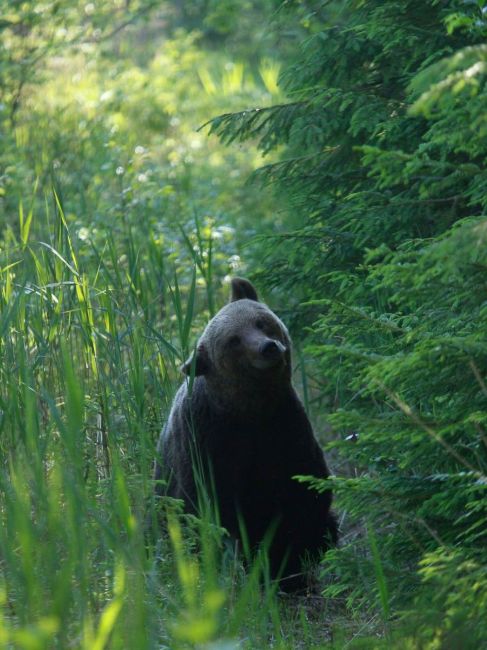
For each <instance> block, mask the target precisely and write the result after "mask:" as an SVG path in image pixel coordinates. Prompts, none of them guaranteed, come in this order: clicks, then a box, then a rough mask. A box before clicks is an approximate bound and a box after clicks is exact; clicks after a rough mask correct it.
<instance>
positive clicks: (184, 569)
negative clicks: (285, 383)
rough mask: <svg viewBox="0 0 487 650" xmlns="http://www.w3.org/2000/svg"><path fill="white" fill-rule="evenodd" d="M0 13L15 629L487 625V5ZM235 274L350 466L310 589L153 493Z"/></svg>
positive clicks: (216, 632)
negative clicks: (276, 575)
mask: <svg viewBox="0 0 487 650" xmlns="http://www.w3.org/2000/svg"><path fill="white" fill-rule="evenodd" d="M0 8H1V14H0V224H1V232H0V305H1V307H0V331H1V339H0V462H1V469H0V648H5V649H7V648H8V649H10V648H15V649H21V650H53V649H56V648H59V649H62V650H64V649H68V648H80V649H84V650H103V649H104V648H111V649H114V650H115V649H120V650H127V649H129V650H132V649H133V650H144V649H148V650H149V649H150V650H152V649H159V650H162V649H163V648H171V649H176V650H178V649H184V648H201V649H203V648H205V649H208V650H210V649H211V650H231V649H237V648H249V649H251V648H252V649H255V648H257V649H259V648H280V649H286V648H288V649H293V650H294V649H296V648H306V649H312V648H337V649H340V648H404V649H406V648H407V649H413V648H424V649H427V650H439V649H445V650H451V649H462V650H468V649H472V650H474V649H475V650H477V649H479V648H482V647H485V646H486V645H487V565H486V553H485V549H486V547H487V525H486V522H487V498H486V496H487V495H486V490H487V408H486V405H487V337H486V332H487V283H486V278H487V275H486V272H487V217H486V210H487V172H486V169H485V158H486V152H487V87H486V78H487V45H486V44H485V43H486V35H487V5H486V3H485V2H484V1H483V0H445V1H442V2H440V1H439V0H421V1H420V0H387V1H383V0H293V1H287V2H282V0H260V1H257V0H222V1H216V0H196V1H195V2H189V3H184V2H176V1H172V0H166V1H163V0H127V1H122V0H98V1H97V2H88V1H87V0H83V2H78V1H77V0H46V1H45V2H38V1H37V0H22V1H17V0H0ZM233 274H238V275H243V276H246V277H249V278H250V279H251V280H252V282H254V283H255V285H256V286H257V287H258V289H259V292H260V294H262V295H263V296H264V298H265V300H266V302H268V303H269V304H270V306H271V307H272V308H273V309H274V310H275V311H276V313H278V314H279V316H280V317H281V318H282V319H283V320H284V321H285V322H286V323H287V324H288V326H289V328H290V331H291V334H292V337H293V339H294V342H295V346H294V359H295V366H296V367H295V381H296V383H297V385H298V386H299V390H300V394H301V396H302V398H303V400H304V402H305V405H306V408H307V410H308V412H309V414H310V416H311V418H312V420H313V423H314V426H315V429H316V431H317V432H318V434H319V437H320V441H321V442H322V444H323V447H324V449H326V452H327V457H328V458H329V459H330V465H331V467H332V469H333V474H334V476H333V478H332V479H330V480H329V481H327V482H326V485H325V483H324V482H323V481H319V480H314V479H313V478H312V477H303V478H301V480H306V481H308V482H309V483H310V489H318V490H319V489H325V488H326V487H328V485H329V484H330V482H331V483H332V484H333V489H334V491H335V495H336V496H335V504H336V505H335V508H336V510H337V512H338V515H339V519H340V525H341V530H342V537H341V544H340V546H339V547H338V548H337V549H336V550H333V551H330V552H329V553H327V555H326V556H325V558H324V559H323V562H322V563H321V565H320V566H319V567H317V568H316V570H315V585H314V589H313V590H312V591H311V592H310V593H309V594H306V595H295V596H291V597H290V596H282V595H279V594H277V593H276V587H275V585H273V584H270V583H269V582H267V583H266V582H265V581H264V584H262V579H261V575H260V573H261V567H259V566H255V567H254V568H253V569H251V570H245V569H244V568H243V566H242V564H241V562H240V560H239V558H238V557H236V556H235V555H234V554H232V553H231V551H230V550H229V549H228V547H227V545H226V544H225V541H224V531H222V530H221V529H219V528H218V527H217V526H216V525H215V523H214V522H212V521H210V520H209V519H208V518H207V517H202V518H201V519H197V518H194V517H189V516H184V515H183V514H181V512H180V509H179V508H178V504H177V503H174V502H171V501H170V500H167V502H165V503H163V504H162V506H161V504H159V503H156V502H155V500H154V499H153V498H152V497H151V495H152V477H151V470H152V461H153V457H154V451H155V444H156V441H157V438H158V435H159V432H160V429H161V426H162V424H163V422H164V419H165V416H166V415H167V413H168V409H169V407H170V404H171V401H172V398H173V396H174V392H175V390H176V388H177V386H178V384H179V383H180V381H181V375H180V373H179V366H180V364H181V361H182V360H183V359H185V358H186V356H187V355H188V353H189V352H190V350H191V349H192V347H193V345H194V342H195V340H196V338H197V336H198V334H199V333H200V332H201V330H202V328H203V326H204V324H205V323H206V322H207V320H208V318H209V316H211V315H213V314H214V313H215V311H216V310H217V309H218V308H219V307H220V306H221V305H222V304H223V303H224V302H225V300H226V298H227V294H228V278H229V277H230V276H231V275H233ZM161 507H163V508H164V512H165V516H167V521H168V531H169V534H168V535H167V538H165V537H164V538H162V539H160V540H159V541H158V542H157V543H156V544H155V545H151V544H147V539H146V538H145V536H144V521H145V518H146V516H147V512H149V515H153V514H154V513H155V511H156V509H160V508H161Z"/></svg>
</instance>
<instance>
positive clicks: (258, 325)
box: [255, 318, 265, 330]
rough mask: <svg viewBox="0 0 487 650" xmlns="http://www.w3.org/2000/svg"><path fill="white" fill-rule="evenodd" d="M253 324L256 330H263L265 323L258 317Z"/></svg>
mask: <svg viewBox="0 0 487 650" xmlns="http://www.w3.org/2000/svg"><path fill="white" fill-rule="evenodd" d="M255 326H256V328H257V329H258V330H263V329H264V327H265V323H264V321H263V320H262V319H261V318H259V320H256V321H255Z"/></svg>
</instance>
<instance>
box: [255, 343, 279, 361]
mask: <svg viewBox="0 0 487 650" xmlns="http://www.w3.org/2000/svg"><path fill="white" fill-rule="evenodd" d="M284 350H285V348H284V346H283V344H282V343H279V342H278V341H273V340H272V339H269V340H267V341H264V342H263V343H262V345H261V346H260V350H259V352H260V354H261V355H262V356H263V357H264V359H269V360H273V359H279V358H280V357H281V356H282V355H283V354H284Z"/></svg>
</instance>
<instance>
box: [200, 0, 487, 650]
mask: <svg viewBox="0 0 487 650" xmlns="http://www.w3.org/2000/svg"><path fill="white" fill-rule="evenodd" d="M289 11H290V12H291V16H292V17H293V18H294V20H295V21H296V20H300V21H301V25H302V27H303V28H304V29H305V30H306V31H307V36H306V37H305V38H304V39H303V40H302V41H301V45H300V51H299V53H298V55H297V57H296V60H295V61H294V62H293V64H292V65H290V66H288V67H287V69H285V70H284V71H283V73H282V75H281V86H282V87H283V88H284V89H285V91H286V93H287V95H288V97H289V103H281V104H279V105H276V106H273V107H265V108H264V109H263V110H258V109H257V110H256V109H254V110H251V111H245V112H239V113H235V114H233V115H232V114H227V115H223V116H221V117H219V118H216V119H214V120H213V121H212V123H211V129H212V131H213V132H215V133H217V134H219V135H220V137H221V138H222V139H223V140H224V141H225V142H234V141H244V140H247V139H249V138H257V139H258V142H259V146H260V147H261V149H262V150H263V151H264V152H269V151H273V150H274V149H276V148H277V149H280V151H281V153H280V160H279V161H276V162H271V163H270V164H268V165H266V166H264V167H262V168H261V170H259V171H258V172H257V178H260V179H261V180H262V181H264V182H266V183H268V184H270V185H271V186H275V188H276V191H277V194H278V195H279V196H280V197H281V198H282V199H283V203H284V205H286V207H287V210H288V216H287V217H285V218H283V219H282V221H281V224H278V227H279V233H278V234H277V236H276V235H273V234H269V236H268V237H267V238H264V239H262V240H261V243H260V246H258V247H257V248H258V250H257V254H256V256H255V259H256V260H259V259H260V260H262V259H264V260H265V262H264V263H261V265H260V270H259V273H258V276H259V277H260V278H261V279H262V282H267V283H270V284H272V285H274V286H275V287H279V288H280V289H282V292H283V293H287V292H290V291H291V288H292V291H293V293H294V296H295V305H294V306H293V311H294V329H295V331H297V332H298V331H302V329H303V327H306V328H307V330H306V331H307V351H308V352H309V353H311V354H312V355H313V357H314V359H315V362H316V363H315V368H314V381H313V378H312V382H311V384H312V386H313V391H314V392H315V394H316V400H317V401H318V402H319V404H322V405H324V406H325V408H326V409H327V411H328V415H327V418H326V419H327V421H328V425H331V426H332V428H333V431H334V432H335V436H336V439H335V441H334V442H333V443H332V444H331V445H330V447H333V448H335V449H336V450H337V467H338V471H339V473H342V472H345V474H350V473H351V476H352V477H353V478H348V479H340V480H338V479H337V480H336V489H337V492H338V495H339V499H338V508H339V509H340V510H341V511H342V512H343V513H344V514H345V513H346V514H347V515H348V516H350V517H352V519H353V521H355V522H360V520H361V519H364V520H366V521H368V522H369V525H370V526H372V527H373V529H374V531H376V532H375V534H374V538H373V539H372V540H371V539H370V535H369V536H366V535H362V536H360V535H359V536H357V535H355V534H353V535H348V536H347V535H346V536H345V539H344V547H343V548H342V549H341V550H340V551H338V552H336V553H333V554H331V555H330V556H329V561H328V562H327V567H328V568H327V571H329V572H331V573H332V574H333V573H335V576H336V578H337V580H336V581H335V583H333V582H332V583H331V584H330V586H329V587H327V590H326V592H325V593H328V594H329V595H334V594H335V595H336V594H337V593H344V592H346V590H347V588H348V589H349V590H350V591H349V594H350V596H351V599H350V600H349V604H350V605H351V606H353V605H354V604H355V605H357V604H360V606H361V607H364V605H365V604H366V602H367V601H368V605H369V606H370V607H371V608H372V609H375V608H377V607H379V606H380V605H381V607H382V610H383V612H387V611H388V610H389V602H391V603H393V605H394V607H395V608H398V605H399V603H400V602H402V603H403V607H409V608H410V609H409V610H408V612H409V614H408V615H409V616H416V615H417V612H419V611H421V607H422V604H421V603H422V602H423V599H424V600H427V599H428V598H431V594H432V593H436V594H438V598H437V599H433V603H434V604H433V605H431V607H430V608H429V609H428V617H429V618H428V622H427V623H425V626H426V627H428V626H429V627H428V629H429V630H430V632H431V638H429V639H428V640H426V638H427V635H426V636H425V637H424V639H423V641H424V644H425V645H424V647H431V648H433V647H434V648H436V647H445V648H446V647H463V646H462V644H461V642H460V641H459V640H460V639H468V638H469V635H470V630H471V629H475V630H476V633H477V632H478V636H475V635H474V636H473V638H474V639H475V641H472V647H475V644H476V643H477V644H478V643H481V642H480V641H479V639H483V641H484V642H485V629H484V628H483V626H479V625H477V623H478V621H479V620H480V613H479V612H480V610H479V609H478V608H476V607H472V608H470V607H469V606H468V605H466V606H465V607H464V608H462V609H461V613H460V609H459V610H458V617H457V613H456V609H455V608H456V607H457V604H460V603H462V601H463V602H465V603H468V602H470V596H471V594H473V593H475V594H477V592H478V590H479V589H480V590H482V589H484V588H485V571H484V569H483V568H482V567H483V566H485V558H484V557H483V556H484V548H485V544H486V542H487V539H486V530H485V521H486V517H487V512H486V505H485V504H486V499H485V496H486V495H485V486H486V484H487V483H486V475H487V455H486V430H485V424H486V408H485V404H486V401H485V400H486V397H487V390H486V381H485V377H486V373H487V347H486V344H485V335H484V332H485V328H486V325H487V323H486V322H485V315H486V310H485V304H486V297H487V296H486V293H485V270H486V268H487V259H486V257H485V250H486V233H487V230H486V228H487V221H486V218H485V210H486V196H487V192H486V189H487V187H486V180H487V177H486V175H485V155H486V139H485V135H486V124H485V97H486V95H485V93H486V64H485V45H484V44H483V41H484V40H485V34H486V30H487V23H486V21H485V7H484V3H482V2H479V3H476V2H472V3H467V2H456V1H451V2H443V3H439V2H434V1H431V2H426V3H424V2H421V3H419V2H416V1H414V0H408V1H407V2H400V3H399V2H387V3H384V2H378V1H375V0H366V1H360V2H358V1H357V2H347V3H340V2H312V3H306V12H307V13H306V14H304V6H302V5H300V4H297V5H295V6H294V7H293V8H291V9H289ZM289 206H290V208H289ZM315 486H316V487H320V484H319V482H318V484H316V483H315ZM321 487H325V486H324V485H322V486H321ZM345 530H346V528H345ZM354 557H355V558H357V559H356V560H353V558H354ZM367 557H368V558H369V559H368V560H367V559H366V558H367ZM379 557H380V560H381V561H380V564H378V562H377V560H378V558H379ZM433 557H435V558H437V560H435V565H436V566H437V567H438V569H437V570H434V571H432V573H431V575H430V574H428V573H427V572H425V570H423V569H421V570H420V571H419V574H416V575H415V574H414V572H413V571H412V568H413V567H415V566H417V565H418V563H421V566H423V567H424V566H427V565H428V559H427V558H430V560H431V558H433ZM450 557H454V558H455V559H454V560H451V563H449V560H447V559H446V558H450ZM370 562H372V565H371V566H375V581H376V583H377V587H376V588H373V589H372V591H368V586H369V587H370V580H369V579H367V580H365V579H364V580H363V581H359V582H358V584H357V582H356V581H355V580H354V571H355V570H357V565H358V564H363V563H366V564H367V563H369V564H370ZM470 563H471V564H470ZM467 565H468V566H472V567H475V568H472V571H471V572H465V573H464V574H462V577H461V578H460V570H459V567H460V566H467ZM440 566H442V567H444V568H445V576H444V578H443V577H441V576H442V573H441V569H439V567H440ZM447 566H449V567H450V568H451V570H450V569H448V570H447V569H446V567H447ZM352 567H354V569H352ZM378 569H380V571H378ZM457 571H458V573H457ZM433 575H434V577H432V576H433ZM372 576H373V573H372ZM420 577H422V578H423V579H424V580H423V584H422V585H420V581H419V578H420ZM372 582H374V579H373V578H372ZM386 585H387V588H388V590H389V592H390V593H389V597H390V601H389V599H388V598H387V597H386V593H387V592H386V591H385V586H386ZM374 593H375V596H374V597H372V598H371V595H373V594H374ZM415 595H417V598H418V599H419V600H418V601H417V603H416V602H415V600H414V598H415ZM442 599H443V600H442ZM440 601H441V603H442V605H441V606H440ZM443 605H444V606H445V607H451V611H452V614H451V617H450V618H449V619H448V621H446V622H444V624H443V623H442V622H441V618H442V614H438V612H439V611H441V610H442V606H443ZM436 617H438V618H436ZM461 617H463V619H462V620H463V623H462V625H459V624H458V620H459V619H460V618H461ZM425 620H426V618H425ZM426 627H425V629H426ZM455 634H458V637H456V636H455ZM450 635H453V636H450ZM423 641H421V643H423ZM465 642H466V641H465ZM411 643H416V642H413V641H411ZM418 643H419V641H418ZM421 647H423V646H421ZM469 647H470V646H469Z"/></svg>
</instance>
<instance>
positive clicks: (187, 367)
mask: <svg viewBox="0 0 487 650" xmlns="http://www.w3.org/2000/svg"><path fill="white" fill-rule="evenodd" d="M193 365H194V376H195V377H199V376H200V375H206V374H208V371H209V369H210V360H209V358H208V352H207V351H206V348H205V347H204V346H203V345H202V344H201V343H200V344H199V345H198V347H197V348H196V350H195V351H194V352H191V354H190V355H189V357H188V358H187V359H186V361H185V362H184V363H183V365H182V366H181V371H182V372H183V373H184V374H185V375H188V377H189V376H190V375H191V371H192V369H193Z"/></svg>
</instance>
